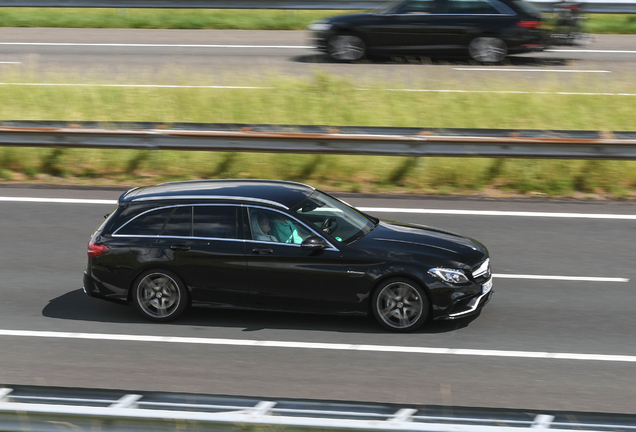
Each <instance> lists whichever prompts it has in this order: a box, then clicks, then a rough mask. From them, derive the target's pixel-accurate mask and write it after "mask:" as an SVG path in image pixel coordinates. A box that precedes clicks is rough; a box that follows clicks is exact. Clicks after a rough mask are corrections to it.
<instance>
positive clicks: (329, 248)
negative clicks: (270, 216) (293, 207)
mask: <svg viewBox="0 0 636 432" xmlns="http://www.w3.org/2000/svg"><path fill="white" fill-rule="evenodd" d="M245 207H248V209H247V224H248V226H249V228H250V234H253V233H252V221H251V220H250V212H249V207H252V208H258V209H262V210H269V211H274V212H278V213H281V214H283V215H285V216H287V217H289V218H291V219H293V220H295V221H296V222H298V223H299V224H301V225H302V226H304V227H305V228H307V229H308V230H309V232H313V233H314V234H315V235H317V236H318V237H320V238H321V239H323V240H324V241H325V242H326V243H327V244H328V245H329V247H328V248H325V250H331V251H336V252H340V249H338V248H336V247H335V246H334V245H332V244H331V242H330V241H329V240H327V239H326V238H324V237H323V236H322V235H321V234H320V233H318V232H317V231H316V230H315V229H313V228H311V227H309V226H308V225H307V224H306V223H305V222H303V221H301V220H299V219H298V218H296V217H295V216H293V215H291V214H289V213H283V212H282V211H280V210H276V209H272V208H267V207H259V206H253V205H249V204H246V205H245ZM246 241H250V242H254V243H267V244H285V245H286V244H291V243H283V242H268V241H263V240H246ZM294 246H300V245H296V244H294Z"/></svg>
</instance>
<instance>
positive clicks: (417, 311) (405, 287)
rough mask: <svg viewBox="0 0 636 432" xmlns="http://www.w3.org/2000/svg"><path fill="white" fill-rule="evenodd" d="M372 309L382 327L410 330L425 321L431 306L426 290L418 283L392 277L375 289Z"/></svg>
mask: <svg viewBox="0 0 636 432" xmlns="http://www.w3.org/2000/svg"><path fill="white" fill-rule="evenodd" d="M371 309H372V311H373V316H375V319H376V320H377V321H378V323H380V325H381V326H383V327H384V328H387V329H389V330H392V331H395V332H410V331H413V330H416V329H418V328H419V327H421V326H422V324H424V323H425V322H426V320H427V318H428V314H429V309H430V305H429V301H428V297H427V296H426V293H425V292H424V290H423V289H422V287H420V286H419V285H418V284H417V283H415V282H413V281H411V280H409V279H406V278H392V279H388V280H386V281H384V282H382V283H381V284H380V285H379V286H378V288H377V289H376V290H375V292H374V293H373V297H372V300H371Z"/></svg>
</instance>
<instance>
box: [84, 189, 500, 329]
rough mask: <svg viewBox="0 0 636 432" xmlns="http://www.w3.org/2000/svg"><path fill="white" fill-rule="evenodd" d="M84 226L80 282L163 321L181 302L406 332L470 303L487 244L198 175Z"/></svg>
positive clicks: (485, 287) (287, 192) (484, 294)
mask: <svg viewBox="0 0 636 432" xmlns="http://www.w3.org/2000/svg"><path fill="white" fill-rule="evenodd" d="M118 203H119V204H118V206H117V208H116V209H115V210H114V211H113V212H112V213H111V214H110V215H108V216H107V218H106V220H105V221H104V222H103V223H102V224H101V225H100V226H99V227H98V228H97V230H96V231H95V233H93V235H92V237H91V240H90V242H89V244H88V265H87V267H86V270H85V272H84V291H85V292H86V294H88V295H89V296H92V297H98V298H102V299H106V300H112V301H116V302H121V303H133V304H134V305H135V307H136V308H137V309H138V310H139V311H140V312H141V314H142V315H144V316H145V317H146V318H148V319H150V320H153V321H169V320H172V319H175V318H177V317H178V316H179V315H181V314H182V313H183V312H184V310H185V309H186V308H187V307H188V306H189V305H231V306H239V307H248V308H258V309H272V310H288V311H298V312H325V313H349V314H350V313H358V314H371V315H374V316H375V318H376V319H377V320H378V322H379V323H380V324H381V325H383V326H384V327H386V328H388V329H390V330H394V331H411V330H414V329H416V328H418V327H420V326H421V325H422V324H423V323H424V322H425V321H426V320H427V319H429V318H430V319H453V318H459V317H464V316H468V315H471V314H474V313H477V312H478V311H479V310H480V309H481V308H482V307H483V306H484V305H485V304H486V303H487V302H488V301H489V300H490V297H491V296H492V290H491V288H492V279H491V270H490V259H489V256H488V251H487V250H486V248H485V247H484V246H483V245H482V244H481V243H478V242H477V241H475V240H471V239H468V238H466V237H462V236H459V235H456V234H451V233H448V232H444V231H440V230H437V229H433V228H427V227H423V226H418V225H409V224H403V223H396V222H388V221H381V220H379V219H376V218H374V217H372V216H369V215H366V214H364V213H362V212H360V211H358V210H356V209H355V208H353V207H351V206H349V205H347V204H346V203H344V202H342V201H340V200H338V199H337V198H334V197H332V196H330V195H328V194H325V193H323V192H320V191H318V190H316V189H314V188H313V187H310V186H307V185H303V184H299V183H291V182H283V181H269V180H207V181H193V182H175V183H164V184H159V185H156V186H150V187H140V188H135V189H131V190H129V191H128V192H126V193H124V194H123V195H122V196H121V197H120V198H119V202H118Z"/></svg>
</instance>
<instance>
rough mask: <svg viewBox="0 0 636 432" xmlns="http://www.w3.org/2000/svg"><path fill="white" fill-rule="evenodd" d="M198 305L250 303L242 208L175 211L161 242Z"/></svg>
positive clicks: (227, 206)
mask: <svg viewBox="0 0 636 432" xmlns="http://www.w3.org/2000/svg"><path fill="white" fill-rule="evenodd" d="M157 242H158V245H159V247H160V248H161V249H162V250H163V251H164V253H165V255H166V256H168V257H169V258H170V260H171V262H172V266H173V268H174V271H175V273H177V274H178V275H179V276H180V277H181V278H182V279H183V282H184V283H185V284H186V285H187V286H188V287H189V288H190V289H191V297H192V301H193V302H199V303H217V304H230V305H241V304H245V303H246V302H247V292H248V283H247V261H246V258H245V241H244V237H243V227H242V219H241V207H240V206H239V205H232V204H213V205H206V204H195V205H183V206H178V207H176V209H175V211H174V213H173V214H172V216H171V217H170V219H169V220H168V222H167V223H166V225H165V227H164V229H163V230H162V232H161V234H160V236H159V239H158V240H157Z"/></svg>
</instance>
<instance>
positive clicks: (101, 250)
mask: <svg viewBox="0 0 636 432" xmlns="http://www.w3.org/2000/svg"><path fill="white" fill-rule="evenodd" d="M86 252H88V257H89V258H95V257H98V256H100V255H104V254H105V253H106V252H110V248H109V247H108V246H106V245H105V244H103V243H94V242H92V241H91V242H88V250H87V251H86Z"/></svg>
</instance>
